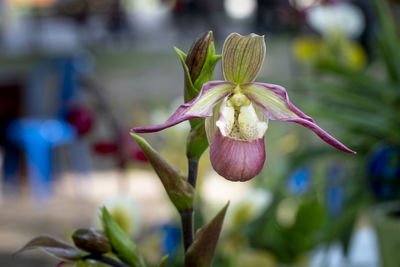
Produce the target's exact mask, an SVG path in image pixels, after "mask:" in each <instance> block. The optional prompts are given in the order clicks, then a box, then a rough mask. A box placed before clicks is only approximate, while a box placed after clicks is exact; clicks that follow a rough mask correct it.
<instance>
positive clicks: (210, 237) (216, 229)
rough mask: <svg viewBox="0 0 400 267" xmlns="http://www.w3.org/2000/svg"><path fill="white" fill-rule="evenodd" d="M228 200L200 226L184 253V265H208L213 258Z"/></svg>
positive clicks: (206, 266) (199, 266)
mask: <svg viewBox="0 0 400 267" xmlns="http://www.w3.org/2000/svg"><path fill="white" fill-rule="evenodd" d="M228 205H229V202H228V203H227V204H226V205H225V207H224V208H223V209H222V210H221V211H220V212H219V213H218V214H217V215H216V216H215V217H214V219H213V220H212V221H211V222H209V223H208V224H207V225H205V226H203V227H201V228H200V229H199V230H198V231H197V233H196V235H195V237H194V241H193V243H192V245H191V246H190V247H189V249H188V250H187V252H186V255H185V267H208V266H211V263H212V261H213V258H214V253H215V249H216V247H217V243H218V238H219V234H220V232H221V228H222V223H223V221H224V217H225V213H226V210H227V209H228Z"/></svg>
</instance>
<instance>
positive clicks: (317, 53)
mask: <svg viewBox="0 0 400 267" xmlns="http://www.w3.org/2000/svg"><path fill="white" fill-rule="evenodd" d="M306 19H307V23H308V25H309V26H310V27H311V28H312V29H314V30H315V31H316V32H317V33H318V34H319V35H320V37H315V36H301V37H299V38H297V39H295V41H294V42H293V55H294V57H295V58H296V59H297V60H299V61H301V62H303V63H308V64H311V65H312V66H314V67H318V65H321V64H335V65H340V66H343V67H347V68H350V69H353V70H359V69H362V68H363V67H364V66H365V64H366V62H367V56H366V53H365V51H364V49H363V47H362V46H361V45H360V44H358V43H357V42H355V41H353V40H354V39H356V38H358V37H359V36H360V35H361V34H362V32H363V30H364V29H365V17H364V15H363V13H362V11H361V10H360V9H359V8H358V7H357V6H355V5H353V4H351V3H347V2H334V3H329V4H323V5H316V6H314V7H312V8H310V9H308V10H307V12H306Z"/></svg>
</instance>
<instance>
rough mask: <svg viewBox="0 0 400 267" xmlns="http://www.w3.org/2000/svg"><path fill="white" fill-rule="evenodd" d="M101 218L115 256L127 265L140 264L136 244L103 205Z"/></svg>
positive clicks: (137, 265) (135, 266)
mask: <svg viewBox="0 0 400 267" xmlns="http://www.w3.org/2000/svg"><path fill="white" fill-rule="evenodd" d="M101 220H102V222H103V227H104V231H105V232H106V234H107V237H108V239H109V240H110V243H111V246H112V249H113V251H114V252H115V254H116V255H117V257H118V258H119V259H120V260H122V261H123V262H124V263H126V264H128V265H129V266H132V267H139V266H142V264H141V263H140V260H139V257H138V255H137V251H136V245H135V244H134V243H133V241H132V240H131V239H130V238H129V236H128V235H127V234H126V233H125V232H124V230H122V228H121V227H120V226H119V225H118V223H117V222H116V221H115V219H114V218H113V217H112V216H111V215H110V213H109V212H108V211H107V209H106V208H105V207H103V208H102V209H101Z"/></svg>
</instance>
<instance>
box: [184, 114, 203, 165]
mask: <svg viewBox="0 0 400 267" xmlns="http://www.w3.org/2000/svg"><path fill="white" fill-rule="evenodd" d="M207 147H208V140H207V135H206V130H205V128H204V119H203V123H199V124H198V125H196V126H195V127H194V128H192V130H191V131H190V133H189V135H188V138H187V143H186V155H187V156H188V158H190V159H199V158H200V157H201V155H202V154H203V153H204V151H205V150H206V149H207Z"/></svg>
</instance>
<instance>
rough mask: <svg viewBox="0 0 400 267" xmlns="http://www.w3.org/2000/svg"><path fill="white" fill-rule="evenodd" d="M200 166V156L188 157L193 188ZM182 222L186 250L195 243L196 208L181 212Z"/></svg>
mask: <svg viewBox="0 0 400 267" xmlns="http://www.w3.org/2000/svg"><path fill="white" fill-rule="evenodd" d="M198 167H199V159H198V158H195V159H193V158H189V157H188V182H189V183H190V185H192V186H193V188H195V189H196V180H197V173H198ZM180 215H181V222H182V239H183V247H184V248H185V251H187V250H188V248H189V247H190V245H191V244H192V243H193V238H194V208H193V207H191V208H189V209H188V210H186V211H183V212H181V214H180Z"/></svg>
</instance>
